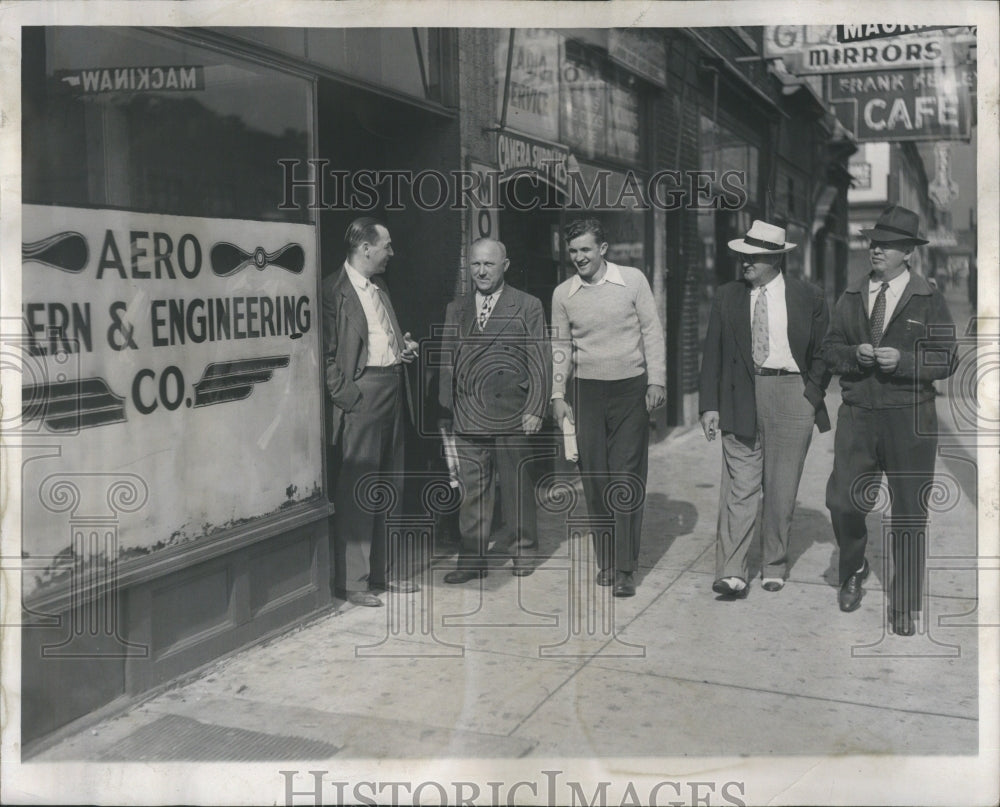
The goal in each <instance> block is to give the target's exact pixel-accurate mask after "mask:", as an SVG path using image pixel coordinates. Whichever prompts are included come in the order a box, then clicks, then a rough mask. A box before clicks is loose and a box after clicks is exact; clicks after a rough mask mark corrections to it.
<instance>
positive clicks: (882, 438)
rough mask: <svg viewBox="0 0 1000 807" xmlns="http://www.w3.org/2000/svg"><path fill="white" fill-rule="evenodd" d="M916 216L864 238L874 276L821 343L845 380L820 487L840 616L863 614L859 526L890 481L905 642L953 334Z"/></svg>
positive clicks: (859, 287)
mask: <svg viewBox="0 0 1000 807" xmlns="http://www.w3.org/2000/svg"><path fill="white" fill-rule="evenodd" d="M919 225H920V218H919V216H918V215H917V214H916V213H914V212H913V211H912V210H907V209H906V208H905V207H900V206H899V205H892V206H890V207H888V208H886V209H885V210H884V211H883V212H882V215H881V216H880V217H879V219H878V222H877V223H876V225H875V227H874V228H872V229H868V230H862V231H861V232H862V233H863V234H864V235H865V236H867V237H868V239H869V241H870V243H869V247H868V257H869V260H870V261H871V266H872V271H871V273H870V274H869V275H865V276H864V277H861V278H859V279H858V280H857V281H856V282H855V283H853V284H851V285H849V286H848V288H847V290H846V291H845V292H844V294H843V295H842V296H841V298H840V300H838V301H837V305H836V307H835V308H834V311H833V319H832V322H831V324H830V331H829V333H828V334H827V336H826V340H825V341H824V344H823V357H824V359H825V360H826V364H827V366H828V367H829V369H830V370H831V371H832V372H833V373H835V374H837V375H839V376H840V387H841V390H842V395H843V405H842V406H841V407H840V412H839V413H838V415H837V434H836V437H835V440H834V459H833V473H832V474H831V475H830V481H829V482H828V483H827V488H826V506H827V507H828V508H829V509H830V519H831V521H832V522H833V531H834V534H835V535H836V537H837V545H838V546H839V547H840V595H839V601H840V610H841V611H854V610H855V609H856V608H857V607H858V606H859V605H860V604H861V596H862V586H861V584H862V583H863V582H864V580H865V578H866V577H867V576H868V573H869V571H870V567H869V564H868V560H867V559H866V558H865V547H866V544H867V541H868V534H867V532H866V530H865V517H866V516H867V515H868V513H869V512H870V511H871V509H872V507H873V506H874V503H875V501H876V499H877V498H878V497H877V496H874V495H872V494H873V491H872V487H873V485H874V484H877V483H878V482H880V481H881V478H882V474H883V473H884V474H885V475H886V480H887V482H888V486H889V494H890V498H891V501H892V520H891V522H890V523H891V529H890V530H889V543H890V545H891V546H890V547H888V548H887V549H891V553H892V566H893V574H892V584H891V588H889V611H888V618H889V625H890V626H891V628H892V630H893V632H894V633H896V634H897V635H900V636H912V635H913V634H914V633H915V631H916V627H915V624H914V620H913V616H914V614H915V613H916V612H918V611H920V610H921V597H922V584H923V577H924V553H925V549H926V547H925V544H926V527H927V505H926V497H927V495H928V493H929V491H930V487H931V483H932V482H933V478H934V460H935V456H936V454H937V411H936V409H935V404H934V396H935V391H934V381H935V380H936V379H939V378H947V377H948V376H950V375H951V374H952V373H953V372H954V371H955V362H956V359H955V328H954V325H953V324H952V319H951V314H949V312H948V306H947V304H946V303H945V301H944V297H942V296H941V293H940V292H939V291H937V290H936V289H934V288H932V287H931V285H930V284H929V283H928V282H927V281H926V280H925V279H924V278H923V277H921V276H920V275H918V274H915V273H914V272H911V271H910V267H909V262H910V257H911V256H912V255H913V250H914V248H916V247H917V246H919V245H921V244H926V243H927V241H926V240H925V239H923V238H920V237H919V235H918V234H917V231H918V227H919Z"/></svg>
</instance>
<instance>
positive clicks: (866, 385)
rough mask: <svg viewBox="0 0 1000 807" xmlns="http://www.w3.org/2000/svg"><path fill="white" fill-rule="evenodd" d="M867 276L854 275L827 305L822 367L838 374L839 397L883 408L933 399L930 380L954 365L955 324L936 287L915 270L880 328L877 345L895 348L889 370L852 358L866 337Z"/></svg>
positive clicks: (868, 329)
mask: <svg viewBox="0 0 1000 807" xmlns="http://www.w3.org/2000/svg"><path fill="white" fill-rule="evenodd" d="M868 286H869V276H868V275H865V276H864V277H861V278H858V280H856V281H855V282H854V283H852V284H851V285H850V286H848V288H847V289H846V290H845V291H844V293H843V295H842V296H841V298H840V299H839V300H838V301H837V304H836V305H835V306H834V308H833V319H832V321H831V323H830V331H829V333H827V335H826V339H825V340H824V341H823V358H824V359H825V360H826V364H827V367H828V368H829V369H830V370H831V371H832V372H833V373H835V374H837V375H839V376H840V389H841V392H842V395H843V399H844V403H847V404H851V405H852V406H862V407H866V408H871V409H883V408H885V409H889V408H895V407H901V406H910V405H913V404H915V403H925V402H927V401H933V400H934V398H935V394H936V393H935V392H934V381H935V380H937V379H941V378H947V377H948V376H950V375H951V374H952V373H953V372H955V368H956V366H957V358H956V343H955V326H954V324H953V322H952V319H951V314H950V313H949V311H948V304H947V303H946V302H945V300H944V297H943V296H942V294H941V292H939V291H938V290H937V289H933V288H931V286H930V284H929V283H928V282H927V281H926V280H925V279H924V278H922V277H921V276H920V275H918V274H916V273H915V272H912V271H911V272H910V279H909V281H908V282H907V284H906V287H905V288H904V289H903V293H902V295H900V298H899V302H897V303H896V307H895V308H894V309H893V310H892V316H891V317H890V318H889V321H888V322H887V323H885V328H884V329H883V335H882V341H881V343H880V345H881V346H882V347H894V348H896V349H897V350H898V351H899V365H898V366H897V367H896V369H895V370H894V371H893V372H891V373H883V372H882V371H880V370H879V369H877V367H862V366H861V365H860V364H858V357H857V349H858V345H861V344H866V343H868V344H870V343H871V341H872V332H871V323H870V321H869V318H868V305H869V297H868Z"/></svg>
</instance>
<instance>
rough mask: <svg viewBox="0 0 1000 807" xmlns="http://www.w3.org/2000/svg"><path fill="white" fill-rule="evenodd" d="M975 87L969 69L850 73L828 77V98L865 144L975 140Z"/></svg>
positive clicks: (846, 125)
mask: <svg viewBox="0 0 1000 807" xmlns="http://www.w3.org/2000/svg"><path fill="white" fill-rule="evenodd" d="M975 86H976V73H975V70H974V68H972V67H971V66H968V65H961V66H957V67H955V68H953V69H948V70H940V69H937V70H933V69H925V70H884V71H870V72H863V73H845V74H838V75H831V76H828V77H827V98H829V100H830V103H831V105H832V106H833V109H834V112H835V114H836V115H837V118H838V120H839V121H840V122H841V123H842V124H843V125H844V127H845V128H847V129H848V130H849V131H850V132H851V134H853V135H854V137H855V139H856V140H857V141H858V142H859V143H866V142H882V141H900V140H962V139H967V138H968V137H969V136H970V127H971V109H972V102H971V97H972V94H973V93H974V92H975Z"/></svg>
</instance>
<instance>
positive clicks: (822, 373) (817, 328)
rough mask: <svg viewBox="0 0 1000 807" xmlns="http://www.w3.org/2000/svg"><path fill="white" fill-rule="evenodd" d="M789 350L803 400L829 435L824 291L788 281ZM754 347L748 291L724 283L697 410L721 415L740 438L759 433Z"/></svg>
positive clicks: (742, 286)
mask: <svg viewBox="0 0 1000 807" xmlns="http://www.w3.org/2000/svg"><path fill="white" fill-rule="evenodd" d="M785 307H786V309H787V312H788V345H789V347H790V348H791V350H792V357H793V358H794V359H795V364H796V365H797V366H798V368H799V372H800V373H802V378H803V379H804V381H805V390H804V392H803V395H805V397H806V398H807V399H808V400H809V402H810V403H811V404H812V405H813V408H814V409H815V410H816V425H817V426H818V427H819V430H820V431H821V432H825V431H829V429H830V416H829V414H828V413H827V411H826V403H825V402H824V400H823V399H824V398H825V397H826V387H827V385H828V384H829V383H830V373H829V371H828V370H827V368H826V364H825V362H824V361H823V356H822V352H821V347H822V344H823V337H824V336H825V334H826V328H827V325H828V324H829V319H830V315H829V311H828V310H827V305H826V300H825V298H824V297H823V292H822V291H821V290H820V289H819V288H818V287H816V286H814V285H813V284H812V283H808V282H806V281H804V280H799V279H797V278H794V277H788V276H786V277H785ZM754 378H755V376H754V372H753V344H752V340H751V335H750V286H749V285H748V284H746V283H744V282H743V281H742V280H736V281H733V282H732V283H726V284H725V285H724V286H721V287H720V288H719V289H718V291H717V292H716V295H715V300H714V302H713V304H712V313H711V315H710V316H709V320H708V333H707V335H706V336H705V349H704V352H703V353H702V360H701V378H700V382H699V385H698V410H699V411H700V412H712V411H715V412H718V413H719V428H720V429H721V430H722V431H728V432H733V433H734V434H737V435H739V436H740V437H753V436H754V435H755V434H756V433H757V407H756V403H755V400H756V399H755V397H754Z"/></svg>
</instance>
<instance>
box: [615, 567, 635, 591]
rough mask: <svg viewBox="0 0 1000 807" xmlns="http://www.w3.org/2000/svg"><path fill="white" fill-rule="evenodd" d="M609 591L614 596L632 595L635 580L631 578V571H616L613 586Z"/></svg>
mask: <svg viewBox="0 0 1000 807" xmlns="http://www.w3.org/2000/svg"><path fill="white" fill-rule="evenodd" d="M611 593H612V595H614V596H615V597H634V596H635V580H633V579H632V572H618V574H616V575H615V587H614V589H612V591H611Z"/></svg>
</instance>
